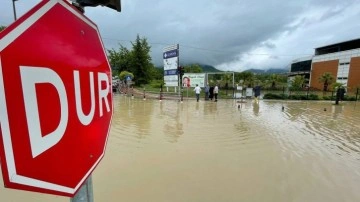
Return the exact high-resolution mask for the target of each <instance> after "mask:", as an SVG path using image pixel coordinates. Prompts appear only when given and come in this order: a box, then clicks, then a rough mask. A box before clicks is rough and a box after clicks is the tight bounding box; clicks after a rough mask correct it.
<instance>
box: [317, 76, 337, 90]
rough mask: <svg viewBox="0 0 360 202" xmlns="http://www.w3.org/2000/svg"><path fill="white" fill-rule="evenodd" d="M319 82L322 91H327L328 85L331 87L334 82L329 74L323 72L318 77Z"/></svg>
mask: <svg viewBox="0 0 360 202" xmlns="http://www.w3.org/2000/svg"><path fill="white" fill-rule="evenodd" d="M319 82H320V83H323V85H324V88H323V90H324V91H328V87H329V85H331V84H332V83H333V82H334V76H333V75H332V74H331V73H330V72H325V73H324V74H322V75H321V76H320V77H319Z"/></svg>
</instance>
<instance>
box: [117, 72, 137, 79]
mask: <svg viewBox="0 0 360 202" xmlns="http://www.w3.org/2000/svg"><path fill="white" fill-rule="evenodd" d="M126 76H130V77H131V79H134V74H133V73H131V72H128V71H122V72H120V74H119V78H120V80H125V77H126Z"/></svg>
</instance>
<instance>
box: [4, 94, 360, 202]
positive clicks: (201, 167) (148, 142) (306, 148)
mask: <svg viewBox="0 0 360 202" xmlns="http://www.w3.org/2000/svg"><path fill="white" fill-rule="evenodd" d="M357 104H360V103H355V102H349V103H342V104H341V105H339V106H335V105H332V103H330V102H294V101H264V100H260V102H259V103H254V102H253V101H250V100H249V101H247V102H246V103H241V104H239V103H237V102H236V101H235V100H219V102H217V103H215V102H205V101H200V102H198V103H197V102H196V101H195V100H187V101H184V102H183V103H180V102H178V101H176V100H163V101H161V102H160V101H159V100H145V101H144V100H142V99H131V98H130V97H126V96H122V95H114V116H113V121H112V128H111V133H110V137H109V140H108V145H107V151H106V154H105V157H104V159H103V160H102V162H101V163H100V165H99V166H98V167H97V169H96V170H95V172H94V173H93V186H94V195H95V201H106V202H110V201H114V202H115V201H116V202H117V201H128V202H133V201H134V202H138V201H139V202H140V201H141V202H142V201H154V202H155V201H156V202H159V201H164V202H165V201H166V202H168V201H172V202H183V201H207V202H209V201H211V202H219V201H276V202H280V201H284V202H288V201H334V202H335V201H360V193H359V192H358V188H359V186H360V169H359V168H360V124H359V122H360V105H359V106H356V105H357ZM0 199H1V201H4V202H5V201H6V202H7V201H36V202H39V201H69V199H68V198H65V197H54V196H47V195H42V194H37V193H29V192H23V191H14V190H8V189H4V188H2V187H1V188H0Z"/></svg>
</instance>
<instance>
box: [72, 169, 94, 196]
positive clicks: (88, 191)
mask: <svg viewBox="0 0 360 202" xmlns="http://www.w3.org/2000/svg"><path fill="white" fill-rule="evenodd" d="M70 202H94V193H93V186H92V177H91V175H90V176H89V178H88V179H87V180H86V181H85V183H84V184H83V185H82V186H81V187H80V189H79V191H78V192H77V193H76V195H75V196H74V197H73V198H71V199H70Z"/></svg>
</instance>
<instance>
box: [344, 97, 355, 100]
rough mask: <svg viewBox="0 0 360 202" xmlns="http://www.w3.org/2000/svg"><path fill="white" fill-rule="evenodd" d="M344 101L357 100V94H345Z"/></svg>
mask: <svg viewBox="0 0 360 202" xmlns="http://www.w3.org/2000/svg"><path fill="white" fill-rule="evenodd" d="M344 101H356V97H355V96H345V97H344Z"/></svg>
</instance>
